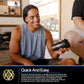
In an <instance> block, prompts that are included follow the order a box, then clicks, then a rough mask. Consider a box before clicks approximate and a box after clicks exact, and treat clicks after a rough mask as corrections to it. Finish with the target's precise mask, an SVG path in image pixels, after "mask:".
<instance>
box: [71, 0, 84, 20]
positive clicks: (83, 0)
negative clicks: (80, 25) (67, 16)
mask: <svg viewBox="0 0 84 84" xmlns="http://www.w3.org/2000/svg"><path fill="white" fill-rule="evenodd" d="M73 17H81V18H82V19H83V20H84V0H75V1H74V3H73V9H72V18H71V19H73Z"/></svg>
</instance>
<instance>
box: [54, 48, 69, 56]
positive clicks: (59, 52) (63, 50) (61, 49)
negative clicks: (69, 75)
mask: <svg viewBox="0 0 84 84" xmlns="http://www.w3.org/2000/svg"><path fill="white" fill-rule="evenodd" d="M66 51H68V49H67V48H60V49H59V50H56V51H55V52H56V53H57V54H58V55H61V54H63V53H64V52H66Z"/></svg>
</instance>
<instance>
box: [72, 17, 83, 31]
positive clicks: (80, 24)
mask: <svg viewBox="0 0 84 84" xmlns="http://www.w3.org/2000/svg"><path fill="white" fill-rule="evenodd" d="M73 22H74V24H75V26H76V27H77V28H78V29H80V30H81V31H83V32H84V20H82V18H81V17H73Z"/></svg>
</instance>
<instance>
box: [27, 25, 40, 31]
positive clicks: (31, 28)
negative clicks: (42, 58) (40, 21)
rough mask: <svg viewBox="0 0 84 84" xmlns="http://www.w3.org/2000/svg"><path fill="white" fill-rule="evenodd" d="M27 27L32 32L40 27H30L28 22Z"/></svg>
mask: <svg viewBox="0 0 84 84" xmlns="http://www.w3.org/2000/svg"><path fill="white" fill-rule="evenodd" d="M27 28H28V29H29V31H30V32H36V31H38V29H39V28H33V27H30V26H29V25H28V24H27Z"/></svg>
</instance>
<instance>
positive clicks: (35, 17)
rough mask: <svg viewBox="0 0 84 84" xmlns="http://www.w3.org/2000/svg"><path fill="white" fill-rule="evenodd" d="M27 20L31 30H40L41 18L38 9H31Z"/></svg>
mask: <svg viewBox="0 0 84 84" xmlns="http://www.w3.org/2000/svg"><path fill="white" fill-rule="evenodd" d="M25 20H26V22H28V26H29V27H31V28H39V26H40V24H39V23H40V16H39V12H38V11H37V10H36V9H30V10H29V11H28V14H27V17H26V19H25Z"/></svg>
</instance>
